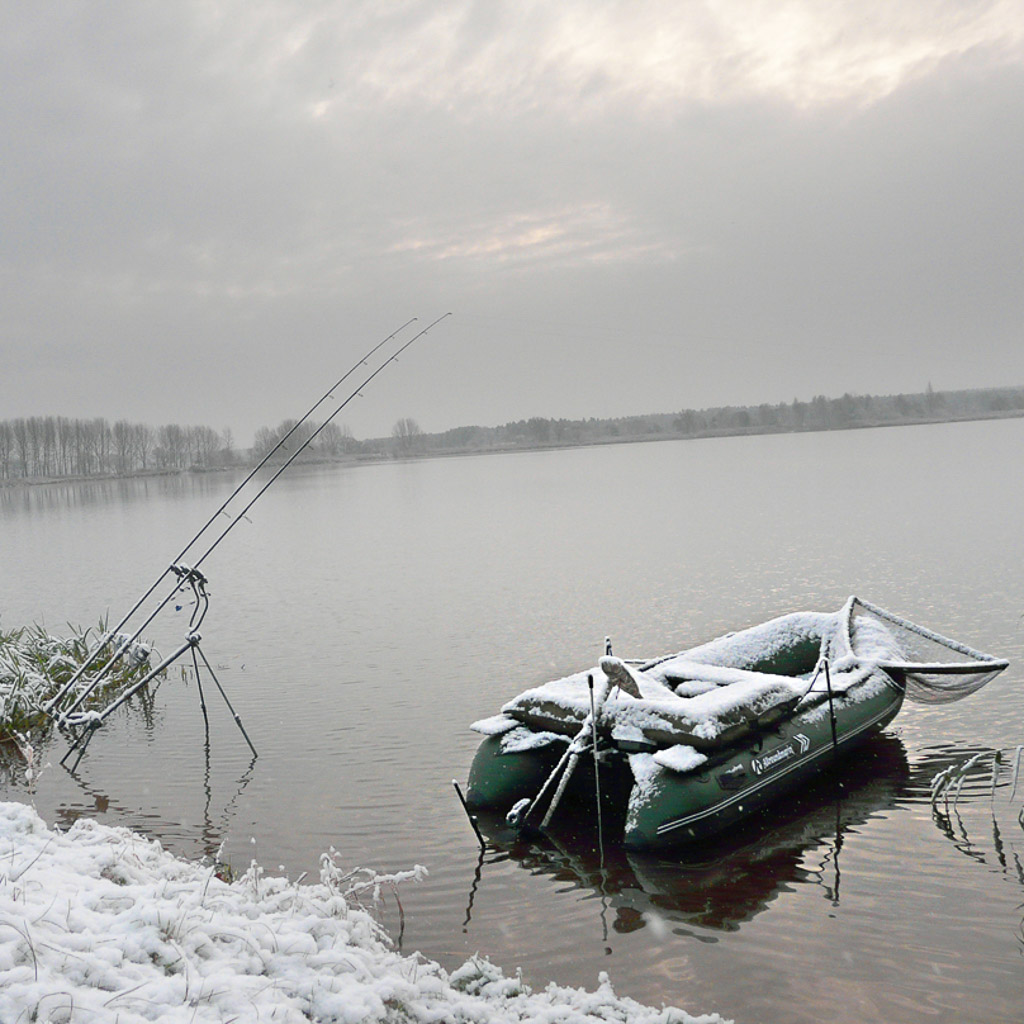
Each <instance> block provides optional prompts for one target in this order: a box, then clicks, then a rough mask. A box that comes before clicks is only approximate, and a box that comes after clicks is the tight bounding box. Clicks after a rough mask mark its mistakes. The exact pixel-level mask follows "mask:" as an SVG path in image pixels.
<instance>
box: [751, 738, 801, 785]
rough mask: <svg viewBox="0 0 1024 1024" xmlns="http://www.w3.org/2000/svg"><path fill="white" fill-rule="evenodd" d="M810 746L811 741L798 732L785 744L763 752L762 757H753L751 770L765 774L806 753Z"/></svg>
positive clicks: (757, 773) (758, 773)
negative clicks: (765, 752)
mask: <svg viewBox="0 0 1024 1024" xmlns="http://www.w3.org/2000/svg"><path fill="white" fill-rule="evenodd" d="M810 747H811V741H810V740H809V739H808V738H807V737H806V736H805V735H804V734H803V733H802V732H798V733H797V734H796V736H794V737H793V739H791V740H790V741H789V742H788V743H786V744H784V745H783V746H781V747H776V748H775V749H774V750H769V751H768V753H767V754H762V755H761V756H760V757H752V758H751V759H750V768H751V771H753V773H754V774H755V775H764V773H765V772H770V771H771V770H772V769H773V768H778V766H779V765H781V764H783V763H785V762H786V761H789V759H790V758H793V757H798V756H799V755H801V754H806V753H807V751H808V750H810Z"/></svg>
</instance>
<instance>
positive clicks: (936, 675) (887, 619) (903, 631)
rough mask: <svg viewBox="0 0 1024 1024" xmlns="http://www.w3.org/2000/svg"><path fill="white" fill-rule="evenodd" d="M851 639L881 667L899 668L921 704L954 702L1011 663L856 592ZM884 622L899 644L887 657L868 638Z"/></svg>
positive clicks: (911, 695) (855, 648)
mask: <svg viewBox="0 0 1024 1024" xmlns="http://www.w3.org/2000/svg"><path fill="white" fill-rule="evenodd" d="M847 607H848V609H849V618H848V620H847V630H848V638H849V642H850V647H851V649H852V650H853V651H854V652H856V653H858V654H861V655H862V656H863V654H865V653H866V654H867V656H868V658H869V660H872V661H874V662H876V663H877V664H878V665H879V667H881V668H884V669H890V670H892V671H893V672H895V673H899V674H900V675H902V676H903V677H904V679H905V680H906V687H907V697H909V698H910V699H911V700H914V701H917V702H918V703H919V704H949V703H952V702H953V701H956V700H960V699H961V698H963V697H966V696H968V695H969V694H972V693H974V692H976V691H977V690H980V689H981V688H982V687H983V686H984V685H985V684H986V683H988V682H990V681H991V680H992V679H994V678H995V677H996V676H997V675H999V673H1000V672H1002V671H1003V669H1004V668H1006V666H1007V665H1008V664H1009V662H1008V661H1004V660H1002V659H1000V658H995V657H993V656H992V655H990V654H985V653H983V652H982V651H976V650H975V649H974V648H973V647H968V646H967V645H966V644H962V643H959V642H958V641H956V640H950V639H949V637H945V636H942V635H941V634H939V633H934V632H932V631H931V630H930V629H925V628H924V626H918V625H917V624H916V623H913V622H909V621H908V620H907V619H901V618H900V617H899V616H896V615H893V614H892V612H887V611H885V609H884V608H879V607H878V606H877V605H873V604H869V603H868V602H867V601H862V600H861V599H860V598H857V597H853V598H851V599H850V602H849V604H848V606H847ZM879 625H881V626H883V627H884V629H885V631H886V632H887V634H888V635H889V636H890V637H891V639H892V641H893V642H894V643H895V647H896V652H897V653H896V656H893V651H892V646H891V645H890V647H889V650H888V651H886V652H879V654H880V655H881V656H874V657H872V656H871V653H870V652H865V651H864V649H863V648H864V644H863V639H859V638H864V637H869V636H871V635H872V633H876V632H877V629H878V626H879Z"/></svg>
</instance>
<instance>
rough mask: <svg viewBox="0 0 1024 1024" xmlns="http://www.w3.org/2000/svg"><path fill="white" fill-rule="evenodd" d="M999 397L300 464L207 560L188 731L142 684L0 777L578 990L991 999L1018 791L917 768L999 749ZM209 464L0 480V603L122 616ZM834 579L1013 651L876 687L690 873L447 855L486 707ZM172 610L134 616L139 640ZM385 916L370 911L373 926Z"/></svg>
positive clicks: (1006, 717) (1002, 570)
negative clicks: (964, 693) (353, 881)
mask: <svg viewBox="0 0 1024 1024" xmlns="http://www.w3.org/2000/svg"><path fill="white" fill-rule="evenodd" d="M1022 450H1024V420H1007V421H996V422H985V423H968V424H950V425H941V426H927V427H904V428H898V429H880V430H862V431H850V432H843V433H832V434H805V435H784V436H775V437H747V438H731V439H714V440H705V441H690V442H661V443H654V444H642V445H622V446H614V447H606V448H597V449H578V450H568V451H553V452H537V453H523V454H514V455H502V456H483V457H471V458H458V459H443V460H432V461H422V462H410V463H396V464H381V465H369V466H360V467H353V468H330V469H316V470H300V471H296V472H293V473H292V474H291V475H286V476H285V477H283V478H282V479H281V480H280V481H279V482H278V483H277V484H276V485H275V487H274V488H273V489H272V490H270V491H269V492H267V494H266V496H265V497H264V498H263V499H262V500H261V501H260V503H259V505H257V506H256V508H255V509H254V510H253V512H252V513H251V514H250V517H251V519H252V522H251V523H243V524H241V525H240V526H239V528H238V529H237V530H235V531H234V532H233V533H232V534H231V537H230V538H229V539H228V540H227V541H226V542H225V543H224V544H223V545H222V546H221V547H220V548H218V550H217V551H216V552H215V554H214V555H213V556H211V558H210V559H209V560H208V561H207V562H206V563H205V564H204V569H206V570H207V572H208V575H209V576H210V580H211V591H212V594H213V605H212V609H211V611H210V614H209V616H208V618H207V621H206V623H205V625H204V628H203V635H204V641H203V646H204V649H205V651H206V652H207V655H208V656H209V657H210V660H211V661H212V662H213V664H214V665H215V667H216V669H217V671H218V675H219V677H220V678H221V680H222V682H223V683H224V685H225V687H226V688H227V691H228V693H229V695H230V697H231V698H232V701H233V702H234V704H235V706H236V709H237V710H238V712H239V713H240V714H241V716H242V719H243V720H244V722H245V725H246V728H247V730H248V731H249V733H250V735H251V736H252V738H253V740H254V742H255V744H256V746H257V748H258V749H259V751H260V757H259V759H258V760H257V761H256V762H255V764H250V756H249V752H248V749H247V747H246V746H245V744H244V741H243V740H242V738H241V736H240V735H239V734H238V732H237V730H236V729H235V726H234V723H233V722H232V720H231V718H230V717H229V715H228V714H227V712H226V710H225V709H224V707H223V706H222V705H221V704H220V702H219V701H217V700H215V699H211V702H210V711H211V729H210V738H209V743H208V744H207V743H206V741H205V735H204V728H203V720H202V716H201V713H200V709H199V702H198V695H197V693H196V689H195V684H194V683H193V682H190V681H188V680H184V679H182V678H181V677H180V675H179V674H177V673H173V672H172V674H171V676H170V677H169V678H168V679H167V680H166V681H165V682H164V683H163V684H162V686H161V687H160V689H159V691H158V693H157V695H156V698H155V700H154V701H153V702H152V703H151V705H150V706H148V707H146V708H141V707H138V708H132V709H129V710H128V711H126V713H125V714H123V715H121V716H120V717H117V718H116V719H115V720H113V721H112V722H111V723H110V725H108V727H107V728H106V729H105V730H103V731H102V732H101V733H99V734H98V735H97V737H96V739H95V740H94V741H93V743H92V745H91V746H90V748H89V750H88V753H87V755H86V757H85V758H84V759H83V761H82V763H81V765H80V766H79V769H78V771H77V773H76V774H75V775H71V774H69V773H68V772H67V771H65V770H64V769H62V768H60V767H59V766H57V764H56V762H57V761H58V760H59V758H60V756H61V755H62V753H63V748H62V747H59V746H57V747H54V748H53V749H51V750H49V751H47V752H46V758H47V759H48V760H50V761H52V762H53V766H52V767H51V768H50V769H49V770H48V771H46V772H45V773H44V775H43V776H42V778H41V779H40V781H39V782H38V784H37V787H36V790H35V793H34V794H30V793H28V792H27V791H26V789H25V787H24V785H23V784H22V783H21V782H19V781H18V779H17V778H10V777H9V776H10V773H9V772H8V778H7V779H6V781H5V783H4V785H5V787H6V793H7V795H8V796H10V797H13V798H16V799H22V800H33V801H34V802H35V804H36V806H37V807H38V808H39V810H40V813H42V814H43V816H44V817H45V818H47V820H49V821H51V822H57V823H61V824H68V823H70V822H71V821H73V820H74V819H75V818H77V817H79V816H82V815H92V816H96V817H98V818H100V820H102V821H104V822H106V823H108V824H124V825H130V826H132V827H135V828H139V829H142V830H144V831H146V832H148V833H149V834H151V835H154V836H157V837H159V838H160V839H161V840H162V841H163V842H164V843H165V845H167V846H168V847H170V848H171V849H173V850H175V851H177V852H179V853H182V854H185V855H188V856H200V855H203V854H204V853H211V852H213V851H215V850H216V849H217V847H218V846H219V845H220V844H221V843H222V842H225V855H226V857H227V858H228V859H229V860H231V862H232V863H233V864H234V865H235V866H241V867H244V866H246V865H247V864H248V862H249V860H250V858H252V857H256V858H257V859H258V860H259V861H260V862H261V863H262V864H264V865H265V866H267V867H268V868H270V869H277V867H278V865H282V866H283V870H284V871H286V872H287V873H288V874H289V875H290V876H292V877H295V876H297V875H298V874H300V873H301V872H303V871H310V872H315V871H316V868H317V863H318V857H319V855H320V853H321V852H322V851H324V850H326V849H327V848H328V847H331V846H333V847H335V848H336V849H337V850H338V851H339V854H340V855H341V857H342V858H343V860H344V861H345V862H346V863H348V864H352V865H357V864H361V865H368V866H373V867H376V868H379V869H383V870H400V869H403V868H406V867H408V866H410V865H412V864H413V863H422V864H425V865H427V866H428V868H429V869H430V876H429V879H428V880H427V881H426V882H424V883H422V884H420V885H417V886H407V887H406V888H405V889H404V891H403V905H404V908H405V913H406V927H405V932H404V935H403V936H402V947H403V949H405V950H407V951H411V950H413V949H419V950H421V951H422V952H423V953H424V954H425V955H427V956H429V957H432V958H436V959H438V960H440V961H441V962H442V963H443V964H445V965H447V966H454V965H456V964H458V963H461V962H462V960H463V959H464V958H465V957H466V956H467V955H468V954H471V953H473V952H475V951H478V950H479V951H481V952H484V953H486V954H488V955H489V956H491V957H492V958H493V959H494V960H495V961H496V962H498V963H500V964H502V965H503V966H504V967H506V969H513V968H515V967H516V966H521V967H522V969H523V972H524V975H525V976H526V977H527V979H528V980H529V981H531V982H532V983H535V984H541V985H542V984H544V983H545V982H546V981H548V980H556V981H558V982H560V983H569V984H586V985H588V986H593V985H594V983H595V980H596V976H597V973H598V971H600V970H608V971H609V972H610V974H611V976H612V980H613V982H614V984H615V986H616V989H617V991H619V992H621V993H623V994H628V995H632V996H634V997H636V998H638V999H641V1000H643V1001H645V1002H651V1003H654V1004H658V1003H660V1002H662V1001H664V1002H671V1003H674V1004H677V1005H680V1006H683V1007H685V1008H687V1009H689V1010H691V1011H700V1010H712V1009H715V1010H718V1011H720V1012H721V1013H723V1014H724V1015H727V1016H730V1017H733V1018H735V1019H736V1020H737V1021H739V1022H743V1024H748V1022H749V1024H754V1022H760V1021H773V1022H789V1021H792V1022H812V1021H814V1022H817V1021H821V1020H825V1019H828V1020H834V1021H840V1022H847V1021H848V1022H851V1024H853V1022H857V1024H864V1022H871V1021H885V1022H887V1024H891V1022H908V1024H916V1022H927V1021H950V1020H957V1021H960V1022H970V1021H977V1022H986V1024H991V1022H997V1021H1020V1020H1021V1019H1022V1017H1024V931H1022V928H1024V926H1022V919H1024V905H1022V904H1024V868H1022V862H1024V831H1022V829H1021V826H1020V824H1019V823H1018V821H1017V818H1016V815H1017V812H1018V811H1019V810H1020V804H1021V797H1020V796H1019V795H1018V797H1017V798H1016V803H1015V804H1011V802H1010V801H1009V799H1008V794H1007V793H1006V792H1005V791H1004V792H1002V793H1001V794H1000V795H999V798H998V799H997V800H994V801H993V800H991V799H990V798H989V796H988V793H987V790H985V792H984V793H982V790H984V787H983V786H976V787H974V788H973V789H972V790H971V791H970V792H965V794H964V795H963V796H962V798H961V800H960V802H959V803H958V804H957V807H956V809H955V811H956V813H952V814H950V815H948V816H946V815H944V814H940V815H938V816H936V815H934V814H933V812H932V809H931V807H930V804H929V801H928V795H927V794H928V785H929V782H930V779H931V778H932V776H933V775H934V774H935V773H936V772H937V771H939V770H940V769H941V768H943V767H944V766H946V765H947V764H950V763H953V762H955V761H959V760H963V759H965V758H966V757H968V756H970V755H971V754H972V753H974V752H976V751H978V750H982V749H992V748H1013V747H1015V746H1016V745H1018V744H1020V743H1024V691H1022V688H1021V669H1020V666H1021V664H1022V662H1024V650H1022V647H1024V620H1022V613H1024V571H1022V570H1024V530H1022V529H1021V511H1020V510H1021V508H1022V499H1024V482H1022V481H1024V477H1022V475H1021V473H1020V471H1019V466H1018V456H1019V452H1021V451H1022ZM232 485H233V481H232V480H230V479H229V478H227V477H218V476H207V477H196V478H191V477H185V478H173V479H166V480H147V481H128V482H109V483H98V484H83V485H75V486H49V487H36V488H28V489H19V490H11V489H7V490H2V491H0V531H2V534H0V536H2V544H0V625H2V626H4V627H6V628H10V627H13V626H16V625H20V624H23V623H26V622H33V621H44V622H45V623H46V624H47V625H48V626H49V627H50V628H51V630H52V631H55V632H56V631H60V630H61V629H62V628H63V625H64V623H65V622H68V621H70V622H73V623H77V624H89V623H92V622H94V621H95V620H96V619H97V618H98V617H99V616H100V615H102V614H104V613H106V612H107V611H108V610H109V612H110V613H111V615H112V617H114V618H115V619H116V618H117V617H118V616H119V615H120V614H121V613H123V612H124V611H125V610H126V609H127V608H128V607H129V606H130V605H131V604H132V603H134V600H135V599H136V598H137V597H138V596H139V594H140V593H141V592H142V591H143V590H144V589H145V587H146V586H147V585H148V584H149V582H151V580H152V579H153V578H155V576H156V575H157V574H158V573H160V572H161V571H162V570H163V569H164V567H165V565H166V564H167V561H168V560H169V559H171V558H172V557H173V556H174V555H175V554H176V553H177V551H178V550H179V549H180V548H181V547H182V546H183V545H184V543H185V542H186V541H187V539H188V538H189V537H190V536H191V535H192V533H193V532H194V531H195V530H196V529H197V528H198V527H199V526H200V525H201V524H202V523H203V522H204V521H205V520H206V518H207V517H208V516H209V515H210V513H211V512H212V511H213V510H214V509H215V508H216V507H217V505H218V504H219V502H220V501H222V500H223V499H224V498H225V497H226V496H227V494H228V493H229V492H230V489H231V487H232ZM851 593H857V594H859V595H861V596H863V597H865V598H867V599H869V600H871V601H874V602H876V603H878V604H881V605H883V606H885V607H888V608H891V609H892V610H894V611H896V612H897V613H900V614H903V615H906V616H907V617H909V618H912V619H915V620H916V621H919V622H922V623H924V624H926V625H929V626H931V627H933V628H935V629H938V630H939V631H941V632H945V633H948V634H950V635H953V636H956V637H958V638H960V639H963V640H965V641H966V642H968V643H971V644H972V645H974V646H977V647H980V648H982V649H984V650H990V651H992V652H993V653H997V654H1000V655H1003V656H1006V657H1009V658H1010V659H1011V660H1012V661H1013V664H1012V665H1011V668H1010V669H1009V671H1007V672H1006V673H1004V674H1003V676H1002V677H1000V678H999V679H998V680H997V681H996V682H995V683H993V684H991V685H990V686H989V687H988V688H987V689H985V690H983V691H982V692H981V693H979V694H977V695H975V696H974V697H972V698H969V699H968V700H966V701H964V702H962V703H960V704H955V705H951V706H948V707H944V708H922V707H920V706H917V705H907V707H906V708H905V709H904V711H903V712H902V713H901V714H900V716H899V717H898V718H897V720H896V722H895V723H894V725H893V726H891V727H890V728H889V730H887V732H886V733H885V734H884V735H883V736H882V737H880V738H879V739H878V741H877V742H875V743H872V744H871V745H870V746H869V747H868V748H867V749H865V750H864V752H863V754H862V756H860V757H857V758H856V759H855V760H854V761H852V762H851V763H849V764H847V766H846V770H845V772H844V773H843V775H842V776H841V777H840V778H839V779H825V780H823V781H822V783H821V784H820V785H819V786H817V787H815V788H814V789H812V790H811V791H810V792H809V793H807V794H804V795H803V796H802V797H801V798H800V799H794V800H792V801H789V802H787V804H786V806H785V807H783V808H780V809H779V814H778V816H777V817H773V819H772V821H770V822H765V823H755V824H754V825H753V826H752V827H751V828H749V829H747V830H745V831H743V832H742V833H740V834H739V835H737V836H734V837H732V838H731V839H730V840H729V841H728V842H726V843H723V844H720V845H719V846H717V847H715V848H713V849H709V850H707V851H704V852H703V854H702V855H701V860H700V862H699V863H692V862H688V861H683V860H677V861H675V862H665V861H657V860H650V859H644V858H636V857H632V856H626V855H625V854H624V853H623V852H622V851H619V850H615V849H610V850H608V851H607V855H606V857H605V858H604V860H603V861H602V860H601V859H600V858H599V857H598V856H597V854H596V853H595V852H593V850H592V847H593V845H594V844H593V843H589V842H585V843H582V844H571V845H566V846H563V847H562V848H557V847H554V846H530V845H513V846H511V847H509V846H501V847H499V848H497V849H490V850H489V851H488V853H487V855H486V856H485V857H484V858H483V859H482V861H481V860H480V858H479V857H478V850H477V847H476V844H475V840H474V838H473V836H472V833H471V832H470V830H469V828H468V826H467V823H466V821H465V819H464V817H463V816H462V812H461V810H460V808H459V806H458V803H457V801H456V799H455V796H454V794H453V792H452V789H451V780H452V779H453V778H460V779H464V778H465V774H466V770H467V768H468V766H469V762H470V760H471V759H472V755H473V751H474V749H475V746H476V739H477V737H475V736H474V734H473V733H471V732H470V731H469V730H468V729H467V725H468V723H469V722H471V721H473V720H474V719H475V718H479V717H483V716H485V715H489V714H491V713H493V712H494V711H495V710H496V709H497V707H498V705H499V704H500V703H502V701H503V700H505V699H507V698H508V697H509V696H511V695H512V694H514V693H516V692H518V691H519V690H520V689H523V688H524V687H525V686H527V685H531V684H535V683H537V682H540V681H543V680H545V679H548V678H551V677H552V676H554V675H558V674H562V673H565V672H567V671H570V670H573V669H576V668H580V667H585V666H587V665H589V664H593V663H594V662H595V661H596V659H597V657H598V656H599V654H600V653H601V652H602V650H603V641H604V637H605V635H606V634H611V635H612V637H613V638H614V641H615V648H616V653H619V654H621V655H623V656H627V657H628V656H645V655H653V654H658V653H662V652H665V651H669V650H677V649H679V648H682V647H684V646H689V645H691V644H693V643H696V642H699V641H702V640H705V639H708V638H710V637H712V636H714V635H717V634H719V633H721V632H724V631H726V630H728V629H733V628H738V627H740V626H744V625H749V624H751V623H754V622H757V621H760V620H762V619H765V618H768V617H770V616H773V615H778V614H781V613H783V612H787V611H792V610H795V609H801V608H813V609H821V610H830V609H835V608H838V607H839V606H840V605H841V604H842V602H843V601H844V599H845V598H846V597H847V596H848V595H849V594H851ZM189 611H190V609H189V608H187V607H186V608H183V609H182V610H181V612H179V613H177V615H176V616H172V617H171V619H170V620H169V621H167V622H165V623H163V624H162V625H160V626H159V627H158V628H155V630H154V633H153V638H154V639H155V640H156V641H157V643H158V645H159V646H160V647H161V648H162V649H163V650H165V651H166V650H170V649H172V648H173V646H175V645H176V644H177V643H179V642H180V639H181V637H182V635H183V632H184V630H185V628H186V625H187V617H188V614H189ZM385 923H386V925H387V926H388V927H389V928H390V929H391V930H392V932H393V933H394V934H397V930H398V915H397V911H396V910H395V908H394V907H393V906H392V907H391V908H390V909H389V910H388V912H387V917H386V920H385Z"/></svg>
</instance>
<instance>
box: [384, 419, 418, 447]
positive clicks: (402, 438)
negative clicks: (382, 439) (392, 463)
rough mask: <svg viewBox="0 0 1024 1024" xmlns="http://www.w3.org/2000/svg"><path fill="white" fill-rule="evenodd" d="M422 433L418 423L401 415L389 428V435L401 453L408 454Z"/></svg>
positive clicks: (415, 445)
mask: <svg viewBox="0 0 1024 1024" xmlns="http://www.w3.org/2000/svg"><path fill="white" fill-rule="evenodd" d="M422 433H423V431H422V430H420V425H419V424H418V423H417V422H416V421H415V420H414V419H411V418H410V417H408V416H403V417H402V419H400V420H399V421H398V422H397V423H396V424H395V425H394V427H393V428H392V430H391V436H392V437H393V438H394V439H395V441H396V442H397V447H398V450H399V451H400V452H402V453H403V454H408V453H409V452H411V451H412V450H413V449H414V448H416V447H417V445H418V443H419V439H420V436H421V435H422Z"/></svg>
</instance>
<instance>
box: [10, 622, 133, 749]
mask: <svg viewBox="0 0 1024 1024" xmlns="http://www.w3.org/2000/svg"><path fill="white" fill-rule="evenodd" d="M69 629H70V630H71V634H70V635H69V636H67V637H56V636H51V635H50V634H49V633H48V632H47V631H46V630H45V629H44V628H43V627H41V626H25V627H22V628H21V629H15V630H10V631H7V632H5V631H3V630H0V742H4V741H12V740H13V741H18V739H19V738H20V737H24V736H27V735H28V733H29V732H30V731H33V730H39V729H44V728H45V727H46V726H47V725H48V723H49V719H48V718H47V716H46V714H45V712H44V711H43V707H44V705H45V704H46V702H47V701H48V700H50V699H51V698H52V697H53V696H54V695H55V694H56V693H57V692H58V691H59V690H60V688H61V687H62V686H63V685H64V684H65V683H66V682H67V681H68V680H69V679H70V678H71V677H72V676H73V675H74V673H75V672H76V671H77V670H78V669H79V668H80V667H81V665H82V664H83V662H84V661H85V660H86V659H87V658H88V657H89V655H90V653H91V652H92V650H93V648H94V647H95V646H96V645H97V644H99V643H103V642H104V641H105V650H104V652H103V653H101V654H100V656H99V657H97V659H96V660H95V662H93V664H92V665H91V666H90V668H89V670H88V671H87V672H86V673H85V675H84V677H83V682H86V681H87V679H88V678H89V677H91V676H93V675H94V673H96V672H97V671H99V670H101V669H102V668H104V667H105V666H106V664H107V662H109V660H110V657H111V655H112V654H113V653H114V649H115V647H114V643H113V641H117V640H120V639H121V638H119V637H110V636H109V635H108V633H107V631H106V627H105V625H104V624H103V623H102V622H101V623H100V624H99V625H98V626H97V627H96V629H95V630H94V629H92V628H87V629H77V628H75V627H73V626H71V627H69ZM149 653H150V652H149V649H148V648H147V647H146V646H145V645H144V644H133V645H132V647H131V648H130V649H129V651H128V652H127V653H126V655H125V656H124V657H122V658H120V659H119V661H118V663H117V664H116V665H115V666H114V667H113V668H112V669H111V671H110V673H109V675H108V676H107V677H106V679H105V680H104V681H103V683H102V685H101V686H99V687H97V689H96V691H95V692H94V693H93V694H92V695H91V696H90V697H89V698H88V700H87V702H86V704H85V706H84V709H88V707H89V706H90V704H95V703H96V702H97V701H101V700H103V699H104V698H105V697H108V696H109V695H110V694H111V693H113V692H115V691H117V690H119V689H121V688H122V687H124V686H126V685H127V684H129V683H131V682H133V681H135V680H137V679H140V678H141V677H142V675H143V673H144V672H145V671H146V669H147V667H148V659H149Z"/></svg>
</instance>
